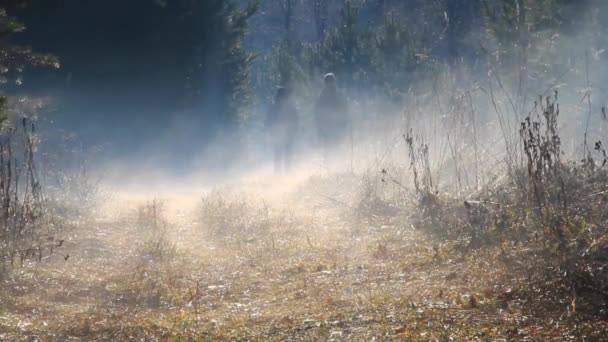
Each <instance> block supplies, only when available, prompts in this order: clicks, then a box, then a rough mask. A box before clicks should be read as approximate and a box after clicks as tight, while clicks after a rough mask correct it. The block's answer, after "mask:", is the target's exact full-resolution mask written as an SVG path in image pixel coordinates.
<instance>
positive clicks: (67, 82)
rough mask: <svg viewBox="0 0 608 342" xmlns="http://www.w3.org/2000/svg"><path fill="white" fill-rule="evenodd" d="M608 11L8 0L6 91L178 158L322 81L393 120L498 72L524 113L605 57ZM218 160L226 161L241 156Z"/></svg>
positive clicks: (585, 7)
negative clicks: (451, 87)
mask: <svg viewBox="0 0 608 342" xmlns="http://www.w3.org/2000/svg"><path fill="white" fill-rule="evenodd" d="M607 7H608V4H606V2H605V1H601V0H433V1H427V0H399V1H397V0H327V1H322V0H264V1H257V2H251V1H245V0H238V1H236V0H235V1H230V0H205V1H196V0H165V1H163V0H130V1H122V0H121V1H119V0H110V1H82V0H29V1H28V0H4V1H2V3H1V4H0V8H3V9H5V10H6V13H5V15H3V16H2V18H1V19H0V20H2V21H1V22H0V25H1V26H2V32H3V33H2V35H1V36H0V39H1V44H2V45H1V47H2V51H3V59H0V65H1V66H2V75H3V77H4V78H5V79H4V83H3V86H2V92H3V93H4V94H5V95H7V96H13V95H19V94H29V95H34V96H47V97H50V98H52V99H53V101H52V103H53V104H52V106H49V107H48V108H47V110H46V112H51V113H50V114H45V115H46V116H47V117H52V119H53V120H54V121H55V122H58V123H60V125H61V127H64V128H65V129H66V130H69V131H74V132H77V133H79V135H80V136H81V137H82V140H83V141H84V143H85V144H87V145H95V144H104V143H106V144H109V145H108V146H109V148H108V149H107V151H110V152H109V153H110V154H112V157H122V158H124V157H126V156H129V155H132V154H135V153H139V154H141V155H144V156H145V155H152V154H154V155H157V156H161V155H163V154H164V155H166V156H167V157H168V158H169V157H170V158H172V159H180V160H181V159H183V157H182V156H185V155H192V154H193V153H197V152H200V151H203V150H205V148H207V147H208V146H210V145H209V143H210V142H211V141H217V140H218V139H220V140H222V141H224V142H230V145H233V146H241V145H243V144H249V143H250V141H247V138H246V137H247V134H243V131H247V132H251V131H252V130H253V131H255V130H256V129H257V130H258V131H259V130H261V128H260V122H262V121H263V119H262V117H263V115H264V113H265V110H266V108H267V107H268V105H269V103H270V101H271V98H272V94H273V92H274V89H276V87H277V86H279V85H281V86H289V87H292V88H294V89H295V90H296V91H297V93H298V94H299V96H300V98H301V106H303V107H304V108H306V106H307V104H308V103H310V102H312V101H314V97H315V96H316V95H317V91H318V87H319V84H320V79H321V77H322V75H323V74H324V73H326V72H334V73H336V74H337V76H338V81H339V84H340V87H342V88H344V89H345V91H346V92H347V94H348V95H349V96H350V97H351V98H358V99H361V98H365V99H366V100H367V101H369V102H370V103H377V104H382V106H380V105H379V106H378V108H382V109H381V110H382V111H385V110H386V108H388V109H390V110H395V111H399V110H400V109H401V108H403V107H404V106H405V105H407V104H408V103H409V102H411V101H413V99H415V98H416V97H417V96H419V95H420V94H421V93H423V92H424V91H425V90H426V89H429V87H431V86H432V84H433V81H434V80H436V77H437V75H440V74H442V73H443V74H444V73H446V72H451V73H454V74H458V75H459V76H457V77H462V86H463V87H472V86H475V84H476V82H482V81H483V79H484V78H487V77H488V75H489V74H492V73H494V74H498V73H500V74H501V75H504V80H503V81H504V84H507V85H508V86H509V90H510V91H511V93H512V94H513V96H514V98H517V102H518V106H521V110H522V111H523V110H524V108H525V106H526V105H527V103H528V102H529V101H530V100H531V96H530V95H529V94H538V93H542V92H543V91H544V90H545V89H546V88H547V87H551V86H554V85H556V84H559V83H560V82H562V81H563V77H564V75H566V74H573V73H574V74H576V73H584V72H585V70H584V69H585V68H584V65H585V63H587V65H588V63H589V61H591V62H594V63H601V59H602V55H603V51H604V50H603V49H604V47H605V45H606V39H605V37H606V35H605V34H603V33H604V32H606V25H607V24H606V21H605V20H603V18H604V17H605V13H606V10H607ZM20 24H22V25H20ZM17 47H19V48H17ZM24 47H28V48H31V51H34V52H35V53H39V54H48V55H50V56H53V57H49V56H43V57H44V58H48V59H49V60H46V61H45V62H44V63H41V62H39V61H38V62H36V61H34V60H32V59H31V58H29V59H28V58H21V59H20V58H15V57H14V56H11V53H9V52H10V51H12V50H14V49H24ZM24 51H27V53H25V54H24V55H22V57H23V56H25V55H27V54H31V56H35V54H34V52H31V51H30V50H29V49H25V50H24ZM4 52H6V53H4ZM22 52H23V51H22ZM36 56H40V55H36ZM44 58H43V59H44ZM51 59H52V60H53V62H52V63H51V62H50V60H51ZM53 66H55V67H53ZM58 66H59V68H57V67H58ZM596 70H597V69H596ZM596 75H597V73H594V75H592V76H593V77H596ZM587 79H588V82H587V83H590V81H589V77H587ZM370 115H373V114H370ZM249 135H251V134H249ZM168 141H170V142H171V143H170V144H168V143H167V142H168ZM193 142H195V143H193ZM234 150H236V148H235V149H234ZM221 154H222V158H220V159H224V160H221V161H222V162H226V161H228V160H229V159H231V158H233V157H234V155H233V154H231V153H221Z"/></svg>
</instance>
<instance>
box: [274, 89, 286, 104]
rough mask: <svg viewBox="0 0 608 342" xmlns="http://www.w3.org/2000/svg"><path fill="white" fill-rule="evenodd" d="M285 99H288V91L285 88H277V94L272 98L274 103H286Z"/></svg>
mask: <svg viewBox="0 0 608 342" xmlns="http://www.w3.org/2000/svg"><path fill="white" fill-rule="evenodd" d="M287 99H289V89H287V88H286V87H278V88H277V93H276V94H275V96H274V101H275V102H276V103H279V102H285V101H287Z"/></svg>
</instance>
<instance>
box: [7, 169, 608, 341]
mask: <svg viewBox="0 0 608 342" xmlns="http://www.w3.org/2000/svg"><path fill="white" fill-rule="evenodd" d="M277 182H278V181H277ZM342 182H344V183H343V184H340V183H339V182H337V181H336V180H330V181H329V182H326V183H328V184H331V188H327V187H326V188H324V189H323V191H318V189H316V188H315V191H310V188H311V186H310V185H311V184H312V183H309V184H307V185H306V186H304V187H298V186H296V185H294V186H293V187H291V188H290V189H289V191H286V192H283V193H280V192H279V191H277V192H268V193H270V194H271V196H267V197H266V198H264V206H265V207H267V208H268V209H267V211H268V212H269V214H267V216H266V217H265V218H257V217H256V216H252V217H249V218H248V220H249V221H248V222H250V223H255V222H252V220H253V221H255V220H258V219H259V220H262V221H264V222H265V223H267V224H269V225H270V228H269V229H270V230H269V233H268V234H266V235H264V236H262V237H259V238H252V239H247V240H245V242H242V243H238V244H226V243H221V242H219V241H213V240H211V239H209V238H208V237H207V236H205V235H202V234H201V232H200V229H199V228H198V227H199V223H200V222H198V221H199V218H198V217H197V216H195V215H194V216H193V215H189V213H188V210H186V209H187V208H190V209H193V208H196V206H197V202H189V203H190V204H189V205H188V204H187V203H188V201H190V200H192V198H193V197H187V196H185V195H184V193H183V192H181V193H178V192H176V193H174V194H173V197H174V199H173V200H174V201H175V198H178V199H181V201H180V200H178V201H177V202H174V203H177V205H174V206H173V207H172V206H171V205H169V207H168V208H167V209H166V211H165V212H164V213H165V220H166V231H165V232H164V233H162V234H160V235H158V234H155V233H151V232H150V231H149V230H146V229H145V228H142V226H141V221H139V220H138V218H137V214H136V212H137V211H135V210H133V209H132V208H130V207H134V204H136V203H139V202H140V201H141V200H142V199H144V198H146V196H142V197H141V198H136V197H130V200H129V201H127V200H125V198H122V199H117V201H116V202H115V203H116V206H117V207H120V208H123V209H124V210H122V212H120V213H116V212H114V213H112V215H109V214H107V212H106V213H105V214H102V219H97V220H90V222H87V223H86V224H83V225H82V226H81V227H78V229H76V230H74V231H73V232H72V233H71V234H70V236H69V238H68V239H66V242H65V245H64V246H63V247H62V248H61V249H59V250H58V251H57V253H55V254H54V255H52V256H49V257H46V258H45V259H44V260H43V262H42V263H32V264H29V265H27V267H24V268H20V269H17V270H16V271H15V272H14V273H13V275H12V276H11V277H10V278H8V279H6V280H5V282H4V284H3V285H4V286H3V288H5V289H10V293H7V294H5V295H3V296H2V299H3V306H2V307H3V311H4V312H3V315H2V316H0V317H1V318H0V340H6V341H13V340H15V341H18V340H31V341H70V340H73V341H110V340H115V341H122V340H125V341H129V340H130V341H144V340H145V341H179V340H186V341H189V340H349V341H350V340H362V341H363V340H365V341H369V340H404V339H405V340H408V339H409V340H420V341H428V340H450V339H453V340H500V339H513V338H516V339H520V338H526V337H527V338H532V339H534V338H535V336H536V338H538V336H541V337H542V338H547V339H559V340H564V339H568V336H570V335H568V334H569V333H571V332H572V329H579V330H580V329H592V328H595V327H593V326H587V327H585V326H584V325H578V326H576V325H575V326H574V327H575V328H572V326H573V325H572V324H570V325H568V322H562V325H561V326H560V325H555V324H549V323H548V322H549V320H550V319H551V318H548V317H534V316H533V315H530V314H529V310H528V309H527V307H526V306H527V305H528V304H526V303H525V302H522V301H519V300H516V299H514V298H507V297H505V294H507V295H508V294H509V293H511V292H510V291H511V289H512V286H514V284H516V283H517V282H518V281H519V279H518V275H517V269H516V268H509V267H505V261H504V260H503V259H504V258H503V259H500V258H497V257H496V254H495V253H494V252H493V251H487V252H480V253H478V254H477V255H471V256H470V257H466V258H462V256H458V254H455V253H453V250H454V248H457V247H454V246H449V245H440V247H439V248H438V249H434V248H433V245H434V243H433V242H431V241H429V240H428V238H427V237H425V236H424V235H423V234H421V233H420V232H418V231H415V230H412V229H410V228H403V227H401V226H400V222H399V220H400V218H395V217H393V218H387V219H376V221H374V222H373V224H370V222H367V223H361V222H359V221H357V220H353V219H352V218H351V219H349V217H348V215H349V214H348V213H349V212H350V211H351V210H352V208H349V207H345V205H344V203H348V199H347V198H341V197H340V196H346V197H347V196H349V195H352V194H344V192H343V191H342V192H340V191H338V189H340V188H342V189H343V188H344V187H346V186H347V185H348V186H349V187H352V186H353V184H346V183H349V182H351V183H352V182H355V180H348V179H346V180H345V179H344V178H342ZM313 183H314V181H313ZM275 184H276V183H275ZM257 186H259V187H266V188H268V186H264V185H263V184H262V185H259V184H258V185H257ZM281 186H283V184H282V185H281ZM278 188H279V187H278V186H277V189H278ZM307 189H308V190H307ZM145 195H148V194H145ZM117 198H119V197H117ZM147 198H148V199H149V198H150V197H147ZM255 200H256V201H262V199H261V198H256V199H255ZM169 201H170V200H169ZM168 203H170V202H168ZM193 203H194V204H193ZM102 213H103V211H102ZM351 215H352V213H351ZM357 222H358V223H357ZM356 225H360V226H361V227H363V228H364V229H362V228H361V227H356ZM555 315H556V317H555V318H558V315H559V313H556V314H555ZM522 317H524V318H522ZM598 324H599V323H598ZM572 336H576V335H572Z"/></svg>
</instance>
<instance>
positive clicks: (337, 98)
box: [315, 73, 350, 161]
mask: <svg viewBox="0 0 608 342" xmlns="http://www.w3.org/2000/svg"><path fill="white" fill-rule="evenodd" d="M323 83H324V86H323V90H322V91H321V95H319V99H318V100H317V103H316V105H315V121H316V125H317V134H318V137H319V140H320V142H321V145H322V148H323V155H324V158H325V159H326V161H327V157H328V154H329V150H330V149H331V148H332V147H334V146H335V145H338V144H339V143H341V142H342V141H343V140H344V138H345V137H346V136H347V134H348V133H349V132H350V127H349V118H348V105H347V102H346V99H345V98H344V96H343V95H342V93H341V92H340V91H339V90H338V87H337V85H336V77H335V76H334V74H331V73H330V74H327V75H325V76H324V77H323Z"/></svg>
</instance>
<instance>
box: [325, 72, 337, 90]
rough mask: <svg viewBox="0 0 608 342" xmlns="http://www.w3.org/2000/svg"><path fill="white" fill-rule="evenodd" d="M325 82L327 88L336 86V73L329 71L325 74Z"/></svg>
mask: <svg viewBox="0 0 608 342" xmlns="http://www.w3.org/2000/svg"><path fill="white" fill-rule="evenodd" d="M323 83H324V84H325V87H326V88H335V87H336V75H334V74H333V73H331V72H330V73H328V74H325V76H323Z"/></svg>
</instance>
